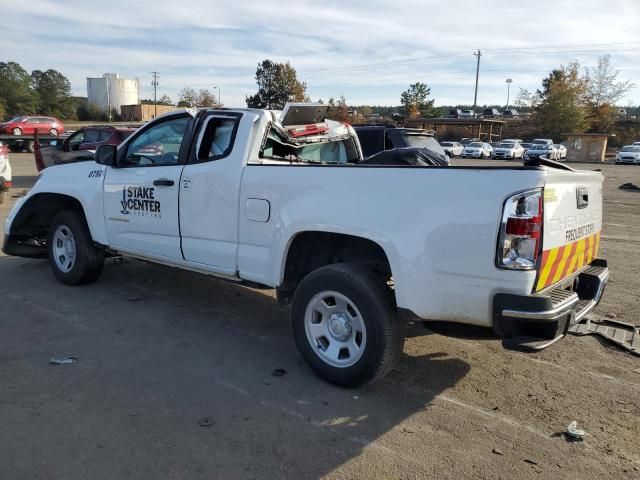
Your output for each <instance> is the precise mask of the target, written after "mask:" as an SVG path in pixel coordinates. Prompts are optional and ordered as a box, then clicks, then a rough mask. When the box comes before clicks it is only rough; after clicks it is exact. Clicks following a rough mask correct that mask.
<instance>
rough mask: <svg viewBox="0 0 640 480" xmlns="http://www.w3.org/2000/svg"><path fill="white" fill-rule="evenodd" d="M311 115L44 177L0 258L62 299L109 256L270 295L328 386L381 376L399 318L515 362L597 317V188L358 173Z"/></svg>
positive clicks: (242, 123)
mask: <svg viewBox="0 0 640 480" xmlns="http://www.w3.org/2000/svg"><path fill="white" fill-rule="evenodd" d="M307 107H308V108H307ZM322 114H323V112H322V108H320V107H316V106H299V105H298V106H296V105H292V106H290V107H288V108H286V109H285V111H284V112H282V113H279V112H272V111H264V110H252V109H228V110H227V109H222V110H212V109H204V110H199V111H197V112H194V111H191V112H188V111H181V112H174V113H170V114H167V115H164V116H162V117H159V118H157V119H156V120H154V121H152V122H150V123H148V124H147V125H145V126H144V127H142V128H141V129H140V130H138V131H137V132H135V133H134V134H133V135H131V136H130V137H129V138H128V139H127V140H126V141H125V142H123V143H122V144H121V145H120V146H118V147H117V148H116V147H114V146H110V145H104V146H101V147H99V149H98V150H97V152H96V156H95V161H84V162H78V163H72V164H67V165H58V166H53V167H50V168H47V169H46V170H44V171H43V172H42V174H41V175H40V178H39V179H38V181H37V182H36V184H35V185H34V186H33V188H32V189H31V190H30V191H29V193H28V194H27V195H26V196H25V197H23V198H21V199H20V200H18V202H17V203H16V204H15V206H14V208H13V210H12V211H11V213H10V214H9V216H8V218H7V221H6V227H5V232H6V237H5V239H4V246H3V250H4V252H5V253H7V254H9V255H17V256H23V257H40V258H49V261H50V263H51V266H52V269H53V272H54V274H55V275H56V277H57V278H58V279H59V280H60V281H62V282H64V283H66V284H69V285H77V284H82V283H87V282H92V281H94V280H96V279H97V278H98V277H99V275H100V273H101V271H102V268H103V263H104V258H105V256H111V255H126V256H130V257H135V258H140V259H144V260H147V261H152V262H157V263H161V264H165V265H170V266H174V267H177V268H183V269H188V270H192V271H195V272H200V273H203V274H210V275H215V276H219V277H223V278H226V279H229V280H232V281H236V282H245V283H247V284H250V285H261V286H267V287H271V288H276V289H277V294H278V299H279V300H280V301H281V302H283V303H284V304H290V305H291V324H292V330H293V336H294V339H295V342H296V345H297V347H298V349H299V351H300V354H301V355H302V356H303V357H304V359H305V361H306V362H307V363H308V364H309V365H310V366H311V368H312V369H313V370H314V371H315V372H316V373H317V374H318V375H320V376H321V377H322V378H324V379H326V380H328V381H330V382H333V383H335V384H338V385H342V386H356V385H360V384H363V383H366V382H369V381H372V380H374V379H376V378H379V377H381V376H382V375H384V374H386V373H387V372H389V371H390V369H391V368H392V367H393V365H394V362H395V361H396V359H397V358H398V357H399V355H400V354H401V352H402V348H403V344H404V333H403V332H404V329H403V325H404V323H403V322H405V321H406V319H407V318H416V317H417V318H421V319H436V320H444V321H450V322H460V323H464V324H473V325H481V326H485V327H489V328H493V329H494V331H495V332H497V333H498V334H499V335H501V336H503V337H504V339H505V340H504V344H505V346H507V347H514V348H520V349H529V350H531V349H539V348H544V347H546V346H548V345H550V344H552V343H553V342H555V341H556V340H558V339H559V338H562V337H563V336H564V335H565V333H566V331H567V328H568V327H569V325H570V324H571V323H573V322H576V321H578V320H579V319H580V318H582V316H584V315H585V314H586V313H587V312H588V311H589V310H590V309H591V308H593V307H594V306H595V305H596V304H597V303H598V301H599V300H600V297H601V295H602V291H603V289H604V286H605V284H606V282H607V279H608V269H607V265H606V262H605V261H603V260H600V259H597V253H598V244H599V239H600V229H601V225H602V182H603V177H602V175H601V174H600V173H597V172H591V171H588V172H587V171H573V170H571V169H569V168H567V167H563V166H562V165H555V164H554V163H553V162H548V161H547V160H544V159H543V160H540V161H539V164H538V165H531V166H512V165H509V166H505V167H488V166H485V167H444V166H443V167H412V166H393V167H390V166H386V165H368V164H367V163H366V161H365V162H362V160H361V159H362V155H361V152H360V145H359V143H358V139H357V136H356V135H355V132H354V131H353V129H352V128H351V127H350V126H348V125H344V124H341V123H337V122H329V121H326V122H325V121H323V118H324V117H323V116H322Z"/></svg>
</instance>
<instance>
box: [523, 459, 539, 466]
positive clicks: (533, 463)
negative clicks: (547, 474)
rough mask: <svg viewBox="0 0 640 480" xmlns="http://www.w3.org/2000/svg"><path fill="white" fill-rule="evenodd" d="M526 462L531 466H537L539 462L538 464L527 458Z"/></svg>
mask: <svg viewBox="0 0 640 480" xmlns="http://www.w3.org/2000/svg"><path fill="white" fill-rule="evenodd" d="M524 461H525V462H527V463H530V464H531V465H537V464H538V462H536V461H535V460H531V459H530V458H525V459H524Z"/></svg>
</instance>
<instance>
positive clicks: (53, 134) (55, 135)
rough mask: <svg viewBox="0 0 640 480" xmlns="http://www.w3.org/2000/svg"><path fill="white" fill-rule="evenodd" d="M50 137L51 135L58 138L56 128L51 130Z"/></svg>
mask: <svg viewBox="0 0 640 480" xmlns="http://www.w3.org/2000/svg"><path fill="white" fill-rule="evenodd" d="M49 135H51V136H52V137H57V136H58V130H56V129H55V128H52V129H51V130H49Z"/></svg>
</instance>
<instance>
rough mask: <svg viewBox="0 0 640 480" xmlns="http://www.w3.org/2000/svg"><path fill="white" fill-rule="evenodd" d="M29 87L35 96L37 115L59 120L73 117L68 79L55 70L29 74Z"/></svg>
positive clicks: (36, 71)
mask: <svg viewBox="0 0 640 480" xmlns="http://www.w3.org/2000/svg"><path fill="white" fill-rule="evenodd" d="M31 86H32V88H33V92H34V94H35V96H36V102H37V110H38V113H43V114H45V115H52V116H54V117H60V118H71V117H73V116H74V102H73V99H72V98H71V83H70V82H69V79H67V77H65V76H64V75H63V74H61V73H60V72H58V71H57V70H52V69H49V70H47V71H46V72H43V71H41V70H34V71H33V72H31Z"/></svg>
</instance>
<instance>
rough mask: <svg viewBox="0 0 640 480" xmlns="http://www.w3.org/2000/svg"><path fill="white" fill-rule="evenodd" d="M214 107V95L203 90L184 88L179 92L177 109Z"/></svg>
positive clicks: (215, 101)
mask: <svg viewBox="0 0 640 480" xmlns="http://www.w3.org/2000/svg"><path fill="white" fill-rule="evenodd" d="M216 105H218V102H217V100H216V97H215V95H214V94H213V93H211V92H210V91H209V90H207V89H205V88H201V89H200V90H195V89H193V88H191V87H185V88H183V89H182V90H181V91H180V97H179V100H178V106H179V107H215V106H216Z"/></svg>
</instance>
